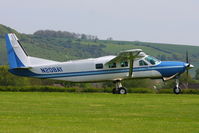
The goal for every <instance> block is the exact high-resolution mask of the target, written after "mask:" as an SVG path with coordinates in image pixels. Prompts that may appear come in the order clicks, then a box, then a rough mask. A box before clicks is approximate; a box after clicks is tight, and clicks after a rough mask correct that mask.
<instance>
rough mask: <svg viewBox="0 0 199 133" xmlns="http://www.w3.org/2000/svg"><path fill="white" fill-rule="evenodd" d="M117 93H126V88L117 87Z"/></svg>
mask: <svg viewBox="0 0 199 133" xmlns="http://www.w3.org/2000/svg"><path fill="white" fill-rule="evenodd" d="M118 92H119V94H126V93H127V90H126V89H125V88H124V87H121V88H119V91H118Z"/></svg>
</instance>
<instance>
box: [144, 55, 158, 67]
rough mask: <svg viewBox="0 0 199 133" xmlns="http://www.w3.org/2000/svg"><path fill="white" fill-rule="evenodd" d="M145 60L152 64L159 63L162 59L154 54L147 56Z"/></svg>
mask: <svg viewBox="0 0 199 133" xmlns="http://www.w3.org/2000/svg"><path fill="white" fill-rule="evenodd" d="M145 60H146V61H148V62H149V63H151V64H152V65H155V64H158V63H159V62H160V61H159V60H158V59H156V58H154V57H152V56H147V57H145Z"/></svg>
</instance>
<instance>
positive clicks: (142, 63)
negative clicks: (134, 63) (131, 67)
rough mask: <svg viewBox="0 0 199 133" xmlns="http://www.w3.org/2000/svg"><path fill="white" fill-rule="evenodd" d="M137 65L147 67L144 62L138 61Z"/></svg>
mask: <svg viewBox="0 0 199 133" xmlns="http://www.w3.org/2000/svg"><path fill="white" fill-rule="evenodd" d="M139 65H140V66H147V65H148V64H147V63H146V62H145V61H143V60H140V61H139Z"/></svg>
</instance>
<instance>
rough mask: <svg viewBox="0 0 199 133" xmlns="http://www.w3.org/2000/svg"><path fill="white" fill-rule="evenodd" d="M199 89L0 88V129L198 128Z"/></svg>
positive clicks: (180, 131) (78, 132) (123, 132)
mask: <svg viewBox="0 0 199 133" xmlns="http://www.w3.org/2000/svg"><path fill="white" fill-rule="evenodd" d="M198 132H199V95H174V94H127V95H112V94H106V93H105V94H103V93H93V94H91V93H81V94H78V93H42V92H40V93H39V92H34V93H33V92H0V133H198Z"/></svg>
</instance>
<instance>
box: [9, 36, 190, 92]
mask: <svg viewBox="0 0 199 133" xmlns="http://www.w3.org/2000/svg"><path fill="white" fill-rule="evenodd" d="M5 38H6V47H7V54H8V63H9V72H11V73H12V74H15V75H18V76H26V77H34V78H45V79H46V78H48V79H55V80H65V81H70V82H103V81H112V82H114V83H115V88H114V89H113V94H126V93H127V89H126V88H125V87H123V86H122V84H121V81H122V80H128V79H143V78H150V79H162V80H163V81H166V80H170V79H175V80H176V85H175V86H174V88H173V91H174V93H175V94H179V93H180V92H181V88H180V86H179V76H180V75H181V74H182V73H184V72H185V71H186V70H187V71H188V70H189V69H191V68H193V67H194V66H193V65H192V64H190V63H188V62H179V61H160V60H158V59H156V58H155V57H152V56H150V55H147V54H146V53H144V52H143V51H142V49H130V50H125V51H121V52H120V53H119V54H118V55H116V56H113V55H110V56H103V57H99V58H89V59H82V60H73V61H66V62H59V61H52V60H47V59H42V58H37V57H32V56H29V55H28V54H27V52H26V51H25V49H24V48H23V47H22V45H21V43H20V41H19V39H18V38H17V36H16V35H15V34H14V33H9V34H6V37H5Z"/></svg>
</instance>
